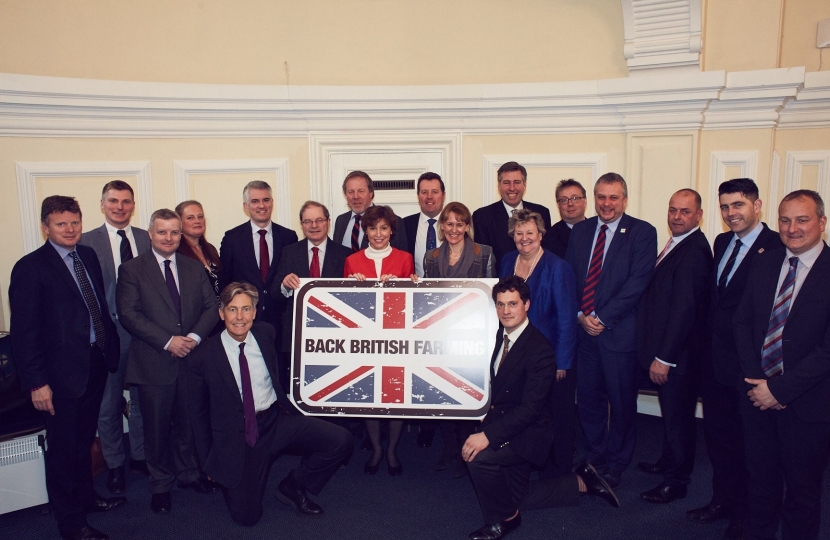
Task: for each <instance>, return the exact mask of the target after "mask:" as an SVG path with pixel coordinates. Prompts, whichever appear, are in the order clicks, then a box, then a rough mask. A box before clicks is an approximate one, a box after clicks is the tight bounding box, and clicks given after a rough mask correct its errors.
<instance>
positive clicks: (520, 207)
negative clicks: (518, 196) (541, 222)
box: [501, 199, 525, 216]
mask: <svg viewBox="0 0 830 540" xmlns="http://www.w3.org/2000/svg"><path fill="white" fill-rule="evenodd" d="M501 204H503V205H504V209H505V210H507V215H508V216H512V215H513V210H524V207H525V203H524V201H520V202H519V204H517V205H516V208H513V207H512V206H510V205H509V204H507V203H506V202H504V199H502V201H501Z"/></svg>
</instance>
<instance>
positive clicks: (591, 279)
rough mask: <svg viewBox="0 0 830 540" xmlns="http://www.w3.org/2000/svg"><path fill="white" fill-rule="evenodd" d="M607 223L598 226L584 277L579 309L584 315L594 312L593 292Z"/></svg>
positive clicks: (600, 265) (596, 281)
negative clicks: (589, 262) (586, 274)
mask: <svg viewBox="0 0 830 540" xmlns="http://www.w3.org/2000/svg"><path fill="white" fill-rule="evenodd" d="M606 230H608V225H604V224H603V226H602V227H600V228H599V234H597V242H596V244H594V252H593V254H592V255H591V264H590V266H588V276H587V277H586V278H585V288H583V289H582V303H581V304H580V310H581V311H582V313H584V314H585V315H590V314H591V313H593V312H594V293H595V292H596V289H597V283H599V274H600V271H601V270H602V256H603V255H604V254H605V231H606Z"/></svg>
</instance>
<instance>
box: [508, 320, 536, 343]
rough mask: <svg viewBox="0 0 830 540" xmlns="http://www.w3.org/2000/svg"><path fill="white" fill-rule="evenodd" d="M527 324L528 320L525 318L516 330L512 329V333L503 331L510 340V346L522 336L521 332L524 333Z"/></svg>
mask: <svg viewBox="0 0 830 540" xmlns="http://www.w3.org/2000/svg"><path fill="white" fill-rule="evenodd" d="M529 323H530V319H529V318H527V317H525V322H523V323H522V324H520V325H519V327H518V328H514V329H513V330H512V331H509V332H508V331H507V330H505V333H506V334H507V337H509V338H510V343H511V344H512V343H516V340H517V339H519V336H521V335H522V332H524V331H525V328H527V325H528V324H529Z"/></svg>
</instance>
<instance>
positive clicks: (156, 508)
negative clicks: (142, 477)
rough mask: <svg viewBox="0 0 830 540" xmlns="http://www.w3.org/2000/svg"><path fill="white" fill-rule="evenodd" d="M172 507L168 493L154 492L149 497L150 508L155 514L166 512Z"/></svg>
mask: <svg viewBox="0 0 830 540" xmlns="http://www.w3.org/2000/svg"><path fill="white" fill-rule="evenodd" d="M172 507H173V502H172V501H171V499H170V493H169V492H168V493H155V494H153V497H152V498H151V499H150V510H152V511H153V512H154V513H156V514H166V513H168V512H170V509H171V508H172Z"/></svg>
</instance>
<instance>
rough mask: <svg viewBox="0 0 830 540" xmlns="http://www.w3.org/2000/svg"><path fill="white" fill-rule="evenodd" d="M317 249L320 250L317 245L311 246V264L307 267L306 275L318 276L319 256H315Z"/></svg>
mask: <svg viewBox="0 0 830 540" xmlns="http://www.w3.org/2000/svg"><path fill="white" fill-rule="evenodd" d="M318 251H320V248H318V247H317V246H314V247H313V248H311V252H312V255H311V266H309V267H308V277H313V278H318V277H320V257H318V256H317V252H318Z"/></svg>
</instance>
